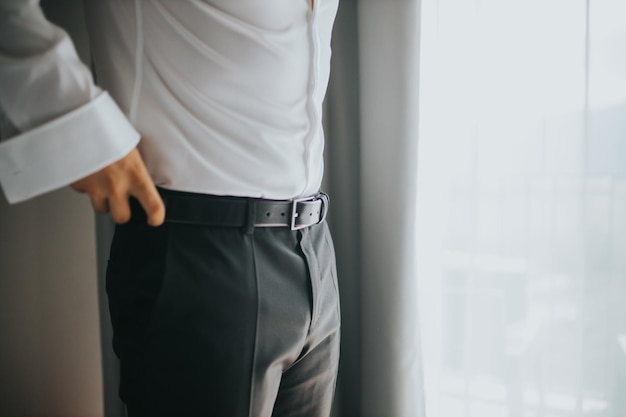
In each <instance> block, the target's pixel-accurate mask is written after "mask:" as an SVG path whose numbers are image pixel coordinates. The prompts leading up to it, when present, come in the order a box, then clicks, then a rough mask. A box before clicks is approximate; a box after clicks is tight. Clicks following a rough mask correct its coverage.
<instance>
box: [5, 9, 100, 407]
mask: <svg viewBox="0 0 626 417" xmlns="http://www.w3.org/2000/svg"><path fill="white" fill-rule="evenodd" d="M43 5H44V6H45V7H46V11H47V13H48V15H49V16H50V17H51V18H52V19H54V20H56V21H57V22H59V23H60V24H61V25H62V26H64V27H67V28H68V29H69V32H70V33H71V34H72V36H73V38H74V39H75V40H76V41H77V47H78V49H79V51H80V52H81V56H83V57H85V56H87V53H88V51H87V42H86V37H85V36H84V30H83V28H82V27H81V26H80V24H79V23H80V22H81V21H82V19H81V17H82V11H81V8H80V2H79V1H75V0H72V1H69V0H65V1H52V0H49V1H45V2H44V4H43ZM102 403H103V401H102V370H101V353H100V333H99V313H98V297H97V270H96V247H95V224H94V216H93V214H92V212H91V210H90V207H89V203H88V199H87V198H85V197H84V196H81V195H78V194H76V193H74V192H73V191H71V190H69V189H63V190H59V191H56V192H53V193H50V194H48V195H45V196H42V197H38V198H36V199H33V200H31V201H28V202H25V203H22V204H17V205H14V206H9V205H8V204H7V202H6V200H5V199H4V196H2V197H0V415H2V416H12V417H22V416H23V417H31V416H33V417H35V416H36V417H54V416H62V417H73V416H76V417H91V416H94V417H95V416H101V415H102V414H103V412H102V409H103V404H102Z"/></svg>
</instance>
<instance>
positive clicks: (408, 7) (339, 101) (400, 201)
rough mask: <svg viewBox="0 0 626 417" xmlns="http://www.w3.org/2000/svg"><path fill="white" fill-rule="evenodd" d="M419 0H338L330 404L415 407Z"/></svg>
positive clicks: (373, 409) (375, 414)
mask: <svg viewBox="0 0 626 417" xmlns="http://www.w3.org/2000/svg"><path fill="white" fill-rule="evenodd" d="M419 11H420V3H419V1H418V0H360V1H358V2H357V1H356V0H344V1H342V2H340V9H339V14H338V17H337V22H336V25H335V32H334V38H333V64H332V76H331V83H330V86H329V91H328V96H327V102H326V106H327V108H326V115H325V116H326V119H325V127H326V132H327V152H326V154H327V171H326V174H327V178H326V181H327V183H326V185H327V189H328V190H329V193H330V194H331V198H332V217H331V218H330V223H331V228H332V231H333V235H334V239H335V246H336V251H337V257H338V270H339V279H340V292H341V302H342V314H343V317H342V357H341V363H340V376H339V382H338V398H337V404H336V408H335V415H336V416H341V417H357V416H358V417H360V416H372V417H395V416H398V417H419V416H422V415H423V414H424V411H423V410H424V400H423V389H422V388H423V387H422V366H421V354H420V350H419V334H418V324H417V323H418V320H417V302H416V301H417V280H416V276H415V274H416V259H415V249H416V248H415V214H416V199H417V189H416V185H417V136H418V102H419V94H418V85H419V84H418V81H419V68H418V66H419V28H420V19H419V17H420V14H419Z"/></svg>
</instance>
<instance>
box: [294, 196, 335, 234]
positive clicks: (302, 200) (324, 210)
mask: <svg viewBox="0 0 626 417" xmlns="http://www.w3.org/2000/svg"><path fill="white" fill-rule="evenodd" d="M316 200H321V202H322V207H321V209H320V210H321V213H320V218H319V219H318V221H317V222H315V223H313V224H318V223H321V222H323V221H324V219H326V214H328V200H329V198H328V194H326V193H324V192H320V193H319V194H317V195H314V196H311V197H304V198H296V199H294V200H293V201H292V205H291V230H300V229H304V228H306V227H309V226H312V224H301V225H297V224H296V219H297V218H298V216H299V213H298V204H299V203H305V202H307V201H316Z"/></svg>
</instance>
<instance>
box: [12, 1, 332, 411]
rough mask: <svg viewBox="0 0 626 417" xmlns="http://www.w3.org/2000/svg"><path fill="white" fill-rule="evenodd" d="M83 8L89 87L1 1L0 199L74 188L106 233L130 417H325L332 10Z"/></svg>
mask: <svg viewBox="0 0 626 417" xmlns="http://www.w3.org/2000/svg"><path fill="white" fill-rule="evenodd" d="M85 8H86V17H87V24H88V30H89V34H90V40H91V43H92V54H93V64H94V69H95V74H96V77H97V80H98V85H99V86H100V87H102V88H103V89H101V88H100V87H97V86H96V85H94V83H93V82H92V79H91V74H90V72H89V71H88V69H87V68H85V67H84V66H83V65H82V64H81V63H80V62H79V60H78V58H77V57H76V53H75V51H74V48H73V45H72V44H71V41H70V40H69V38H68V37H67V35H66V34H65V33H64V32H63V31H61V30H60V29H58V28H56V27H54V26H53V25H51V24H50V23H48V22H47V21H46V20H45V18H44V16H43V14H42V13H41V10H40V8H39V6H38V2H37V1H34V0H1V1H0V12H1V13H2V16H1V17H0V110H1V112H2V132H3V138H8V140H5V141H3V142H2V143H0V182H1V183H2V187H3V189H4V192H5V194H6V195H7V198H8V199H9V201H10V202H18V201H22V200H25V199H27V198H30V197H33V196H36V195H38V194H41V193H43V192H46V191H49V190H52V189H54V188H57V187H60V186H63V185H66V184H72V187H73V188H74V189H76V190H78V191H80V192H84V193H87V194H88V195H89V197H90V199H91V202H92V205H93V207H94V210H95V211H97V212H100V213H105V212H110V213H111V216H112V218H113V220H114V221H115V222H116V223H118V226H117V228H116V234H115V237H114V241H113V245H112V248H111V255H110V260H109V267H108V269H107V292H108V295H109V306H110V312H111V318H112V321H113V328H114V342H113V343H114V349H115V351H116V353H117V355H118V356H119V358H120V361H121V367H122V381H121V386H120V395H121V397H122V399H123V400H124V402H125V403H126V404H127V408H128V413H129V416H130V417H135V416H175V415H179V416H197V415H217V416H270V415H273V416H327V415H329V413H330V407H331V402H332V397H333V393H334V385H335V379H336V371H337V362H338V350H339V307H338V294H337V287H336V272H335V266H334V251H333V248H332V242H331V239H330V235H329V233H328V228H327V226H326V223H325V222H324V217H325V215H326V212H327V209H328V198H327V197H326V196H325V194H323V193H320V192H319V187H320V183H321V177H322V170H323V168H322V151H323V131H322V126H321V114H322V112H321V105H322V100H323V98H324V94H325V89H326V85H327V82H328V74H329V60H330V36H331V30H332V23H333V20H334V16H335V13H336V8H337V0H315V1H313V0H267V1H263V2H260V1H255V0H205V1H200V0H194V1H192V0H188V1H187V0H185V1H182V0H169V1H167V0H160V1H157V0H135V1H131V0H107V1H105V0H102V1H89V2H85ZM120 109H121V111H120ZM140 137H141V141H140V142H139V138H140ZM137 145H138V148H136V146H137Z"/></svg>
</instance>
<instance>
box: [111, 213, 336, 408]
mask: <svg viewBox="0 0 626 417" xmlns="http://www.w3.org/2000/svg"><path fill="white" fill-rule="evenodd" d="M133 217H134V220H133V221H131V222H130V223H128V224H125V225H121V226H117V228H116V231H115V236H114V239H113V243H112V247H111V254H110V260H109V265H108V269H107V284H106V285H107V294H108V297H109V308H110V313H111V319H112V323H113V330H114V337H113V347H114V350H115V352H116V354H117V356H118V357H119V359H120V362H121V386H120V396H121V397H122V399H123V401H124V402H125V403H126V405H127V409H128V413H129V417H140V416H151V417H153V416H155V417H156V416H168V417H169V416H228V417H238V416H242V417H243V416H254V417H269V416H310V417H313V416H315V417H322V416H324V417H326V416H329V414H330V409H331V404H332V399H333V395H334V389H335V382H336V374H337V365H338V360H339V327H340V313H339V300H338V291H337V277H336V269H335V258H334V257H335V255H334V249H333V245H332V241H331V237H330V234H329V231H328V227H327V225H326V223H325V222H322V223H320V224H317V225H314V226H311V227H308V228H306V229H302V230H299V231H291V230H289V229H288V228H279V227H267V228H261V227H257V228H254V229H253V230H252V231H250V230H247V231H246V230H242V229H241V228H225V227H206V226H198V225H193V224H189V225H186V224H172V223H167V222H166V223H165V224H164V225H163V226H161V227H158V228H152V227H149V226H147V225H146V224H145V221H143V219H142V217H141V215H140V214H139V213H138V212H137V210H136V209H135V210H134V216H133Z"/></svg>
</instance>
